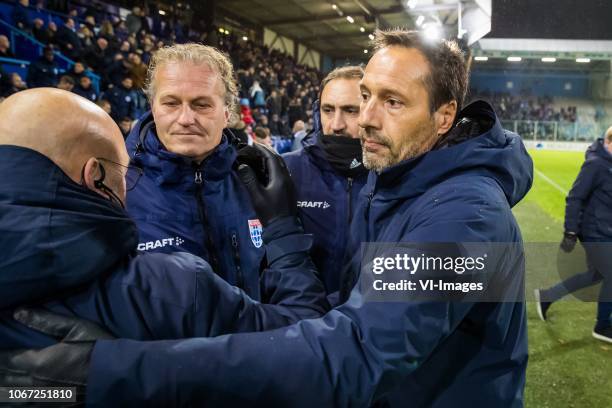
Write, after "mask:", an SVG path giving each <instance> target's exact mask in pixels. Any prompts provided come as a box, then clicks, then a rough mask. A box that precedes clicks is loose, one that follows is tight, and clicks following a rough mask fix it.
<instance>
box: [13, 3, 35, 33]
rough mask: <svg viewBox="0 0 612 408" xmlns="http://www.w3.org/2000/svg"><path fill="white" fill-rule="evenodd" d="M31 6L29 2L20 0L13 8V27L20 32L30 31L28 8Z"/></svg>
mask: <svg viewBox="0 0 612 408" xmlns="http://www.w3.org/2000/svg"><path fill="white" fill-rule="evenodd" d="M29 6H30V1H29V0H19V2H18V3H17V4H16V5H15V7H14V8H13V14H12V16H11V18H12V20H13V25H15V26H16V27H17V28H19V29H20V30H24V31H29V30H30V27H31V25H30V20H29V19H28V7H29Z"/></svg>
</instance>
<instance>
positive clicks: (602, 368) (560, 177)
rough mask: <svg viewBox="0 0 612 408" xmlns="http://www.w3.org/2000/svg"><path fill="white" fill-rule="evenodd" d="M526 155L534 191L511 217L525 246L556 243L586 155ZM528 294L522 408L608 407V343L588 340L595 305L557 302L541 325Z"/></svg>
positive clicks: (611, 387) (611, 361)
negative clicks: (532, 171) (526, 363)
mask: <svg viewBox="0 0 612 408" xmlns="http://www.w3.org/2000/svg"><path fill="white" fill-rule="evenodd" d="M530 154H531V157H532V158H533V162H534V167H535V174H534V183H533V187H532V189H531V191H530V192H529V194H528V195H527V196H526V197H525V198H524V199H523V201H521V202H520V203H519V204H518V205H517V206H516V207H515V208H514V214H515V216H516V218H517V220H518V222H519V224H520V226H521V231H522V234H523V240H524V241H525V242H526V243H529V242H560V241H561V238H562V234H563V217H564V212H565V195H566V193H567V191H569V190H570V189H571V186H572V183H573V182H574V179H575V178H576V175H577V174H578V171H579V170H580V166H581V165H582V162H583V160H584V153H580V152H557V151H542V150H536V151H530ZM611 205H612V203H611ZM611 256H612V255H611ZM528 272H529V268H528ZM528 280H529V278H528ZM554 283H556V282H555V281H548V282H543V284H544V285H552V284H554ZM527 296H528V300H529V302H528V304H527V310H528V327H529V366H528V369H527V386H526V389H525V406H526V407H538V408H545V407H550V408H561V407H589V408H604V407H605V408H610V407H612V345H607V344H606V343H603V342H600V341H597V340H595V339H594V338H593V337H591V331H592V330H593V325H594V322H595V311H596V303H589V302H581V301H577V300H573V301H571V300H570V301H563V302H558V303H555V304H554V305H553V306H552V307H551V309H550V310H549V314H548V317H549V320H548V322H546V323H545V322H542V321H541V320H540V319H539V318H538V316H537V313H536V309H535V304H534V303H533V302H532V300H533V295H532V293H528V294H527Z"/></svg>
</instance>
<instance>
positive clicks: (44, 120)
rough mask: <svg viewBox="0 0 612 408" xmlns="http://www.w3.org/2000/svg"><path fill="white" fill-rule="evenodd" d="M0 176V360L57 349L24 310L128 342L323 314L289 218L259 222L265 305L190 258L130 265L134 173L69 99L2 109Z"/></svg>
mask: <svg viewBox="0 0 612 408" xmlns="http://www.w3.org/2000/svg"><path fill="white" fill-rule="evenodd" d="M43 131H44V133H42V132H43ZM41 134H44V137H41ZM279 160H281V159H280V158H279ZM268 166H269V167H270V166H271V167H272V168H274V163H273V162H270V161H269V163H268ZM278 170H279V171H283V169H282V168H280V169H278ZM284 171H285V172H286V169H284ZM0 175H1V176H0V245H1V246H2V248H3V255H2V259H1V260H0V310H1V312H0V345H1V346H0V348H15V347H17V348H22V347H35V348H36V347H42V346H45V345H49V344H53V343H54V342H55V341H56V340H57V338H55V337H54V335H49V333H47V334H41V333H39V332H37V331H34V330H32V329H31V327H34V326H35V325H33V324H28V325H23V324H20V323H18V322H17V321H15V320H14V319H13V309H14V308H16V307H19V306H24V305H30V306H31V305H38V307H39V308H41V311H40V313H42V315H39V316H38V317H35V320H36V321H37V322H38V323H40V324H43V325H49V324H51V323H52V322H53V320H52V319H53V317H52V316H50V317H47V316H48V315H46V314H45V313H48V312H49V311H52V312H54V313H57V314H60V315H65V316H78V317H82V318H86V319H88V320H91V321H93V322H96V323H98V324H100V325H101V326H103V327H104V328H105V330H108V332H109V333H110V334H111V335H114V336H121V337H126V338H132V339H175V338H182V337H192V336H215V335H220V334H224V333H231V332H239V331H253V330H263V329H268V328H274V327H280V326H284V325H288V324H290V323H292V322H295V321H298V320H300V319H304V318H310V317H317V316H320V315H321V314H322V313H324V312H325V310H326V309H327V302H326V300H325V291H324V288H323V285H322V283H321V282H320V281H319V279H318V277H317V273H316V270H315V268H314V267H313V266H312V264H311V262H310V258H309V256H308V251H309V249H310V246H311V244H312V242H311V239H310V238H309V237H308V236H305V235H304V234H303V230H302V229H301V226H300V225H299V223H298V221H297V219H296V218H295V216H294V215H293V214H292V213H291V212H290V211H288V210H287V211H280V212H278V213H276V214H275V215H270V214H267V213H266V212H265V211H264V212H263V213H261V214H262V215H260V217H261V218H262V222H264V223H265V225H266V227H267V228H266V230H265V231H264V233H263V238H262V239H263V241H264V243H265V247H266V249H267V262H268V264H269V267H268V269H266V270H265V271H264V272H263V273H264V275H272V277H274V281H275V282H277V285H276V286H275V287H274V288H272V290H271V303H270V304H263V303H260V302H257V301H255V300H252V299H251V298H249V297H248V296H247V295H246V294H245V293H244V292H243V291H241V290H239V289H238V288H236V287H233V286H230V285H229V284H228V283H227V282H225V281H223V280H222V279H221V278H219V277H218V276H217V275H216V274H215V273H214V272H213V270H212V269H211V268H210V265H209V264H208V263H206V262H205V261H204V260H202V259H200V258H198V257H196V256H193V255H191V254H188V253H179V252H177V253H173V254H161V253H138V252H137V251H136V246H137V243H138V241H137V240H138V232H137V229H136V226H135V225H134V223H133V221H132V220H131V219H130V218H129V216H128V215H127V213H126V212H125V210H124V209H123V207H124V203H125V195H126V190H129V189H132V188H134V186H135V185H136V183H137V181H138V179H139V177H140V175H141V170H140V169H138V168H134V167H132V166H130V165H129V156H128V154H127V151H126V149H125V145H124V141H123V137H122V135H121V132H120V131H119V128H118V127H117V126H116V124H115V123H114V122H113V120H112V119H111V118H110V117H109V116H108V115H107V114H106V113H105V112H104V111H102V109H100V108H99V107H97V106H96V105H95V104H93V103H91V102H89V101H88V100H86V99H84V98H81V97H79V96H77V95H74V94H72V93H69V92H66V91H62V90H58V89H51V88H37V89H32V90H27V91H24V92H20V93H18V94H15V95H13V96H11V97H9V98H8V99H6V100H5V101H4V102H3V103H2V104H1V105H0ZM279 188H280V189H281V190H283V189H290V188H291V185H288V184H286V185H279V184H278V183H277V184H276V185H275V186H274V187H273V188H271V189H268V190H266V191H263V190H262V191H260V192H259V197H260V198H261V200H260V201H261V202H264V203H265V201H266V200H269V199H270V197H269V195H270V194H272V193H273V190H275V189H276V190H278V189H279ZM283 194H284V193H283ZM263 206H264V207H265V205H263ZM272 218H274V219H272ZM272 303H273V304H272ZM24 313H25V314H26V315H28V314H29V313H30V312H21V316H22V317H23V315H24ZM40 316H42V317H40ZM30 323H31V322H30ZM36 327H38V326H36ZM54 333H55V334H57V332H54ZM74 333H75V332H73V334H74ZM100 335H101V336H108V335H109V334H100ZM0 371H2V369H0ZM4 373H5V374H6V372H4Z"/></svg>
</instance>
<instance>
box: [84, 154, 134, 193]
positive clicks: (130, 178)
mask: <svg viewBox="0 0 612 408" xmlns="http://www.w3.org/2000/svg"><path fill="white" fill-rule="evenodd" d="M96 159H98V160H100V161H104V162H107V163H111V164H114V165H116V166H119V167H121V168H123V169H125V174H124V173H123V172H122V173H121V175H122V176H123V177H124V178H125V190H126V191H130V190H133V189H134V187H136V184H138V180H140V177H142V174H143V170H142V169H141V168H140V167H136V166H132V165H128V166H124V165H123V164H121V163H117V162H114V161H112V160H109V159H105V158H104V157H96Z"/></svg>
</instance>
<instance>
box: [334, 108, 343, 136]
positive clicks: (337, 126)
mask: <svg viewBox="0 0 612 408" xmlns="http://www.w3.org/2000/svg"><path fill="white" fill-rule="evenodd" d="M345 129H346V121H345V120H344V115H343V114H342V111H341V110H340V109H336V111H335V112H334V118H333V119H332V122H331V130H332V131H333V132H334V133H344V131H345Z"/></svg>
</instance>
